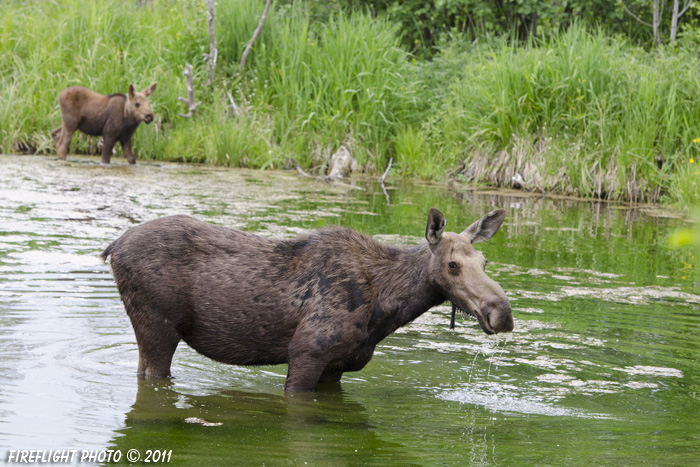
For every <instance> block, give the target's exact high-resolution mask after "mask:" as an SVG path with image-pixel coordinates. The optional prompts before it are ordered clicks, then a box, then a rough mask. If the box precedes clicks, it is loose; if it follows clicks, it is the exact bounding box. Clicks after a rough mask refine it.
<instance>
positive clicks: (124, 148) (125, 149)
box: [121, 137, 136, 165]
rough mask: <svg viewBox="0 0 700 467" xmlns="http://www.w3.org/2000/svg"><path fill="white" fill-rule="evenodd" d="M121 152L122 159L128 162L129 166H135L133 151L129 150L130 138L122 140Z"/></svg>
mask: <svg viewBox="0 0 700 467" xmlns="http://www.w3.org/2000/svg"><path fill="white" fill-rule="evenodd" d="M121 143H122V151H123V152H124V157H126V160H127V161H129V164H130V165H134V164H136V155H134V151H132V150H131V137H129V139H127V140H122V142H121Z"/></svg>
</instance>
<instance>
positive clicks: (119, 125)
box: [51, 83, 157, 165]
mask: <svg viewBox="0 0 700 467" xmlns="http://www.w3.org/2000/svg"><path fill="white" fill-rule="evenodd" d="M156 86H157V83H153V84H151V85H150V86H148V87H147V88H146V89H144V90H143V91H142V92H137V91H136V89H135V88H134V85H133V84H130V85H129V92H128V93H127V94H119V93H117V94H109V95H103V94H99V93H97V92H95V91H91V90H90V89H86V88H82V87H79V86H73V87H70V88H66V89H64V90H63V91H61V92H60V94H59V95H58V105H59V107H60V108H61V118H62V123H61V126H60V127H58V128H56V129H55V130H53V132H51V135H52V136H53V142H54V145H55V146H56V154H57V155H58V158H59V159H61V160H66V156H67V155H68V150H69V149H70V142H71V139H72V138H73V133H75V131H76V130H80V131H82V132H83V133H86V134H88V135H91V136H102V137H103V144H102V164H104V165H109V161H110V158H111V156H112V149H114V145H115V144H117V141H119V142H120V143H121V145H122V150H123V151H124V157H126V159H127V160H128V161H129V164H135V163H136V156H135V155H134V152H133V151H132V150H131V137H132V136H133V135H134V132H135V131H136V128H137V127H138V126H139V124H140V123H141V122H146V123H147V124H148V123H151V122H152V121H153V112H151V105H150V103H149V102H148V96H150V95H151V94H153V93H154V92H155V90H156Z"/></svg>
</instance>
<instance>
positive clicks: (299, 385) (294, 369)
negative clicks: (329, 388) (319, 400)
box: [284, 354, 328, 392]
mask: <svg viewBox="0 0 700 467" xmlns="http://www.w3.org/2000/svg"><path fill="white" fill-rule="evenodd" d="M327 364H328V362H327V361H325V359H320V358H315V357H313V356H311V355H307V354H302V355H298V356H295V357H292V356H291V355H290V357H289V369H288V370H287V379H286V381H285V383H284V390H285V391H293V392H309V391H313V390H314V388H315V387H316V385H317V384H318V382H319V380H320V379H321V375H322V374H323V372H324V370H325V368H326V365H327Z"/></svg>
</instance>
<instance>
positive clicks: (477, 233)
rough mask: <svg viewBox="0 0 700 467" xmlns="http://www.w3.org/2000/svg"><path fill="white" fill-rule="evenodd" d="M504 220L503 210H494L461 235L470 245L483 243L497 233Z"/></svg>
mask: <svg viewBox="0 0 700 467" xmlns="http://www.w3.org/2000/svg"><path fill="white" fill-rule="evenodd" d="M505 218H506V211H505V209H496V210H495V211H491V212H490V213H488V214H486V215H484V217H482V218H481V219H479V220H478V221H476V222H474V223H473V224H472V225H470V226H469V227H467V229H466V230H465V231H464V232H462V235H466V236H467V238H469V241H471V242H472V243H479V242H485V241H486V240H488V239H489V238H491V237H493V236H494V235H495V233H496V232H498V229H499V228H500V227H501V224H502V223H503V219H505Z"/></svg>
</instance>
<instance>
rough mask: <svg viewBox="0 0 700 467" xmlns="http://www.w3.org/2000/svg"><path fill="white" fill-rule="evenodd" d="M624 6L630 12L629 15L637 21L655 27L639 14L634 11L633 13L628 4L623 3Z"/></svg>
mask: <svg viewBox="0 0 700 467" xmlns="http://www.w3.org/2000/svg"><path fill="white" fill-rule="evenodd" d="M622 6H623V7H625V10H626V11H627V13H629V15H630V16H631V17H632V18H634V19H636V20H637V21H639V22H640V23H642V24H643V25H644V26H649V27H650V28H653V27H654V26H652V25H651V24H649V23H647V22H646V21H644V20H642V19H641V18H640V17H638V16H637V15H635V14H634V13H632V12H631V11H630V9H629V8H627V5H625V4H624V3H623V4H622Z"/></svg>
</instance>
